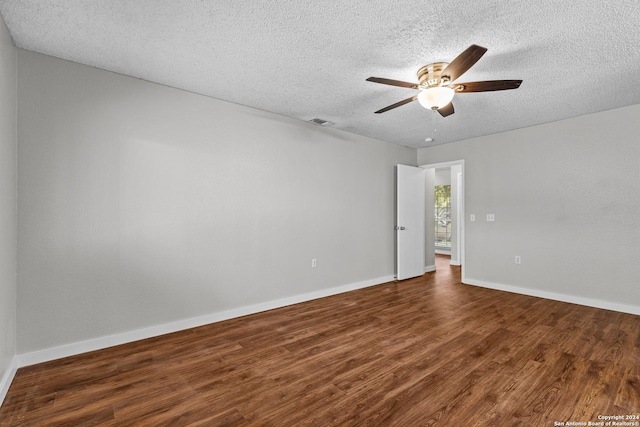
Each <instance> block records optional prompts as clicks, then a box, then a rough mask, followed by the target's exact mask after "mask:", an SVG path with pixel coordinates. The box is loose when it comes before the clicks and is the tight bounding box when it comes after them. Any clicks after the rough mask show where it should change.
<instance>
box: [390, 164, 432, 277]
mask: <svg viewBox="0 0 640 427" xmlns="http://www.w3.org/2000/svg"><path fill="white" fill-rule="evenodd" d="M424 172H425V171H424V169H422V168H416V167H413V166H406V165H398V167H397V192H396V194H397V196H396V208H397V214H396V218H397V224H396V254H397V261H396V269H397V271H396V278H397V279H398V280H404V279H408V278H410V277H416V276H422V275H423V274H424V259H425V258H424V239H425V235H424V225H425V206H424V203H425V174H424Z"/></svg>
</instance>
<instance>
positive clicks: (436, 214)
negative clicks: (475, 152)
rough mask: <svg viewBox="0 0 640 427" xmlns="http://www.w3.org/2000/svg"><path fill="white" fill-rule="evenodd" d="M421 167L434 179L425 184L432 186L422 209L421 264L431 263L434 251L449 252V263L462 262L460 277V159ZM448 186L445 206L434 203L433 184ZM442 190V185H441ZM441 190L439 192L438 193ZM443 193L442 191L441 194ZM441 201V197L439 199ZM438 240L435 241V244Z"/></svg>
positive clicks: (461, 190)
mask: <svg viewBox="0 0 640 427" xmlns="http://www.w3.org/2000/svg"><path fill="white" fill-rule="evenodd" d="M420 167H421V168H424V169H426V170H428V171H429V170H431V171H433V175H432V176H434V180H433V181H432V182H431V183H427V185H431V186H432V187H434V188H433V189H432V190H431V191H434V197H433V199H432V200H433V206H431V204H429V205H428V206H427V209H426V212H427V213H426V215H425V224H426V227H425V229H426V231H427V232H426V233H425V239H426V240H425V247H426V248H427V250H426V251H425V265H434V266H435V254H436V252H437V253H444V254H450V255H451V261H450V264H451V265H460V266H462V272H461V273H462V277H464V255H465V250H464V230H465V227H464V218H465V216H464V200H465V197H464V160H456V161H452V162H444V163H434V164H427V165H421V166H420ZM438 185H439V186H448V189H449V190H450V193H449V194H448V196H449V203H450V205H449V206H438V209H436V203H437V202H438V200H437V198H438V194H437V193H436V192H435V187H436V186H438ZM443 190H444V189H443ZM442 195H443V194H442V193H441V194H440V196H442ZM445 196H446V194H445ZM439 202H440V203H439V205H442V204H443V199H442V198H441V200H440V201H439ZM436 243H438V244H436Z"/></svg>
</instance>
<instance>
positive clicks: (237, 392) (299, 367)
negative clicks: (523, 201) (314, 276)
mask: <svg viewBox="0 0 640 427" xmlns="http://www.w3.org/2000/svg"><path fill="white" fill-rule="evenodd" d="M447 261H448V260H447V259H446V258H444V257H438V260H437V264H438V270H437V272H435V273H427V274H425V275H424V276H423V277H421V278H417V279H412V280H407V281H403V282H400V283H388V284H383V285H379V286H374V287H371V288H367V289H362V290H358V291H354V292H349V293H345V294H341V295H337V296H333V297H329V298H324V299H319V300H315V301H311V302H307V303H303V304H298V305H295V306H290V307H285V308H282V309H278V310H272V311H270V312H265V313H260V314H256V315H252V316H247V317H244V318H239V319H234V320H230V321H225V322H220V323H216V324H212V325H208V326H204V327H200V328H195V329H190V330H187V331H183V332H178V333H174V334H170V335H165V336H162V337H157V338H152V339H148V340H144V341H138V342H136V343H131V344H126V345H121V346H118V347H113V348H110V349H106V350H101V351H96V352H92V353H86V354H83V355H79V356H74V357H69V358H65V359H61V360H58V361H53V362H48V363H43V364H40V365H35V366H30V367H26V368H21V369H19V370H18V372H17V374H16V377H15V379H14V381H13V383H12V385H11V388H10V390H9V392H8V395H7V397H6V399H5V402H4V405H3V406H2V408H1V409H0V425H2V426H63V425H64V426H84V425H103V426H133V425H136V426H137V425H145V426H162V425H171V426H186V425H188V426H217V425H221V426H279V427H280V426H300V425H317V426H328V425H341V426H360V425H363V426H443V427H445V426H446V427H448V426H498V427H500V426H553V425H554V422H558V423H560V422H566V421H579V422H585V423H586V422H588V421H592V422H597V421H599V419H598V415H634V414H638V413H640V348H639V347H640V317H639V316H633V315H629V314H621V313H616V312H612V311H606V310H599V309H593V308H587V307H582V306H577V305H572V304H566V303H560V302H554V301H549V300H543V299H538V298H533V297H527V296H521V295H515V294H509V293H505V292H499V291H493V290H488V289H483V288H477V287H473V286H467V285H462V284H460V283H459V282H460V272H459V267H450V266H449V265H448V262H447ZM557 425H559V424H557Z"/></svg>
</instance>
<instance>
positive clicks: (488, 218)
mask: <svg viewBox="0 0 640 427" xmlns="http://www.w3.org/2000/svg"><path fill="white" fill-rule="evenodd" d="M495 220H496V217H495V215H494V214H487V221H495Z"/></svg>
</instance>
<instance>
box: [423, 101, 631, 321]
mask: <svg viewBox="0 0 640 427" xmlns="http://www.w3.org/2000/svg"><path fill="white" fill-rule="evenodd" d="M638 117H640V105H635V106H631V107H626V108H621V109H617V110H612V111H605V112H601V113H597V114H592V115H588V116H584V117H578V118H573V119H569V120H563V121H558V122H554V123H548V124H544V125H540V126H534V127H530V128H525V129H519V130H514V131H510V132H505V133H501V134H497V135H491V136H484V137H480V138H475V139H470V140H466V141H460V142H456V143H453V144H447V145H441V146H436V147H431V148H425V149H420V150H418V162H419V163H420V164H429V163H439V162H445V161H452V160H457V159H464V160H465V183H466V188H465V197H466V199H465V212H466V215H465V216H466V218H465V225H466V254H465V263H466V264H465V267H466V271H465V275H466V279H467V282H468V283H475V284H480V285H485V286H492V287H503V288H505V289H507V288H508V289H510V290H516V291H523V292H526V293H530V294H537V295H541V296H552V297H560V298H562V296H563V295H564V296H569V297H570V299H572V300H574V301H582V302H585V303H588V304H591V303H594V304H600V303H604V304H600V305H604V306H607V307H612V308H615V309H621V310H623V311H631V312H639V313H640V287H639V286H638V277H639V274H638V269H637V260H638V259H640V245H639V244H638V242H640V221H639V220H638V212H640V168H638V159H640V144H639V143H638V135H640V121H639V120H638ZM488 213H493V214H495V222H487V221H486V214H488ZM470 214H475V216H476V219H477V220H476V222H469V215H470ZM515 255H520V256H521V257H522V264H521V265H516V264H515V263H514V257H515ZM496 285H497V286H496Z"/></svg>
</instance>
